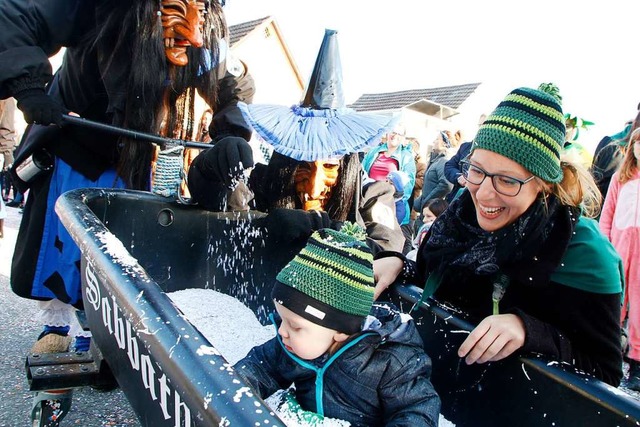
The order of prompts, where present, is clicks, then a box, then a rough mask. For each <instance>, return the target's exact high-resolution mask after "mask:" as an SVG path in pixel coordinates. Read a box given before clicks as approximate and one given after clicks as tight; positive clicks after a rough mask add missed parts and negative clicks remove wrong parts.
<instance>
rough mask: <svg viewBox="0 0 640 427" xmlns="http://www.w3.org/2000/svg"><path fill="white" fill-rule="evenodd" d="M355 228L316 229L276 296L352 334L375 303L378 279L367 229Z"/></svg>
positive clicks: (288, 267) (302, 313)
mask: <svg viewBox="0 0 640 427" xmlns="http://www.w3.org/2000/svg"><path fill="white" fill-rule="evenodd" d="M349 228H351V231H350V230H349ZM353 228H354V227H353V225H352V224H349V225H348V226H347V228H346V229H345V227H343V228H342V229H341V231H335V230H331V229H328V228H325V229H321V230H318V231H316V232H314V233H313V234H312V235H311V237H309V240H308V242H307V245H306V246H305V247H304V248H303V249H302V250H301V251H300V253H299V254H298V255H296V256H295V258H294V259H293V260H292V261H291V262H289V263H288V264H287V265H286V266H285V267H284V268H283V269H282V270H281V271H280V273H278V276H276V283H275V286H274V288H273V293H272V296H273V299H274V300H275V301H276V302H278V303H280V304H282V305H283V306H285V307H286V308H288V309H289V310H291V311H293V312H294V313H296V314H298V315H300V316H302V317H304V318H305V319H307V320H309V321H311V322H313V323H316V324H318V325H320V326H324V327H326V328H329V329H334V330H337V331H339V332H343V333H346V334H353V333H356V332H358V331H360V330H361V328H362V324H363V321H364V319H365V318H366V317H367V315H368V314H369V311H370V310H371V306H372V305H373V289H374V287H375V284H374V281H373V256H372V254H371V251H370V250H369V247H368V246H367V244H366V243H365V242H364V232H363V231H362V229H361V228H359V227H357V229H356V230H355V233H354V232H353ZM343 231H346V232H343ZM348 233H351V234H348Z"/></svg>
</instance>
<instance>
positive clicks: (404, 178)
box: [387, 171, 411, 192]
mask: <svg viewBox="0 0 640 427" xmlns="http://www.w3.org/2000/svg"><path fill="white" fill-rule="evenodd" d="M387 179H388V180H389V181H391V183H392V184H393V186H394V187H395V189H396V191H400V192H402V191H404V187H406V186H407V184H409V182H410V181H411V179H410V178H409V175H408V174H407V173H406V172H403V171H393V172H389V175H387Z"/></svg>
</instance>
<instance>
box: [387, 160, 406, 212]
mask: <svg viewBox="0 0 640 427" xmlns="http://www.w3.org/2000/svg"><path fill="white" fill-rule="evenodd" d="M387 182H389V183H390V184H391V185H393V188H394V189H395V193H394V194H393V200H394V201H395V203H396V219H397V220H398V224H402V221H404V218H405V216H406V213H407V206H406V205H405V203H404V199H403V198H404V192H405V188H406V187H407V185H409V184H410V183H411V179H410V178H409V175H407V174H406V173H404V172H402V171H393V172H390V173H389V175H387Z"/></svg>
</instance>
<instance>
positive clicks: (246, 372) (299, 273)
mask: <svg viewBox="0 0 640 427" xmlns="http://www.w3.org/2000/svg"><path fill="white" fill-rule="evenodd" d="M354 228H355V227H353V226H352V227H351V230H348V229H349V226H346V227H343V228H342V230H341V232H338V231H335V230H331V229H321V230H318V231H316V232H314V233H313V234H312V235H311V237H310V238H309V240H308V242H307V245H306V247H305V248H303V249H302V251H301V252H300V253H299V254H298V255H297V256H296V257H295V258H294V259H293V260H292V261H291V262H290V263H289V264H287V265H286V266H285V267H284V268H283V269H282V271H280V273H279V274H278V276H277V277H276V282H275V285H274V288H273V293H272V296H273V299H274V303H275V307H276V310H277V312H278V314H279V317H280V319H279V321H278V323H277V327H278V335H277V336H276V337H275V338H273V339H272V340H270V341H267V342H266V343H265V344H263V345H260V346H257V347H254V348H253V349H252V350H251V351H250V352H249V354H248V355H247V357H245V358H244V359H242V360H240V361H239V362H238V363H236V365H235V366H234V368H235V369H236V370H237V371H238V373H239V374H240V375H241V376H242V377H244V378H245V379H246V381H247V382H248V383H249V384H250V385H251V386H252V387H253V389H254V390H255V392H256V393H257V394H258V395H259V396H261V397H262V398H266V397H268V396H270V395H272V394H273V393H274V392H276V391H278V390H280V389H286V388H288V387H290V386H291V385H292V384H295V391H294V394H295V398H296V400H297V402H298V403H299V404H300V406H301V408H302V409H303V410H305V411H311V412H314V413H316V414H318V415H319V416H320V417H323V416H326V417H331V418H337V419H341V420H345V421H348V422H350V423H351V425H352V426H382V425H385V426H393V425H400V424H401V425H416V426H418V425H419V426H436V425H437V424H438V414H439V411H440V399H439V397H438V395H437V394H436V392H435V390H434V388H433V386H432V385H431V382H430V379H429V378H430V375H431V360H430V359H429V357H428V356H427V355H426V354H425V353H424V350H423V347H422V346H423V344H422V340H421V338H420V336H419V334H418V332H417V330H416V328H415V325H414V323H413V321H412V320H411V318H410V317H409V316H407V315H405V314H401V313H399V312H398V311H397V310H396V309H395V308H394V307H392V306H390V305H389V304H375V305H374V304H373V291H374V286H375V285H374V277H373V264H372V263H373V257H372V255H371V252H370V250H369V248H368V247H367V245H366V244H365V242H364V241H363V238H364V232H363V231H362V230H355V231H354V230H353V229H354ZM354 234H355V235H354ZM356 235H357V236H356Z"/></svg>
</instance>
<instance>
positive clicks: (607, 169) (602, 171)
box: [591, 109, 640, 198]
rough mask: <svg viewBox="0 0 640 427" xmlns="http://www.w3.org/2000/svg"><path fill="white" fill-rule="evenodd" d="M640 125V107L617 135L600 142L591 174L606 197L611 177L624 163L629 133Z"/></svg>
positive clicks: (595, 152) (594, 156)
mask: <svg viewBox="0 0 640 427" xmlns="http://www.w3.org/2000/svg"><path fill="white" fill-rule="evenodd" d="M639 126H640V109H639V110H638V111H637V113H636V117H635V119H634V120H631V121H629V122H627V123H626V124H625V127H624V129H623V130H621V131H620V132H618V133H616V134H615V135H611V136H605V137H604V138H602V140H601V141H600V142H599V143H598V146H597V147H596V149H595V151H594V154H593V163H592V164H591V174H592V175H593V178H594V179H595V181H596V184H597V185H598V189H599V190H600V194H602V198H604V197H605V196H606V194H607V189H608V188H609V183H610V182H611V177H612V176H613V174H614V173H615V172H616V171H617V170H618V167H619V166H620V164H621V163H622V159H623V157H624V153H625V150H626V147H627V145H628V143H629V135H631V132H633V131H634V130H635V129H638V127H639Z"/></svg>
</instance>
